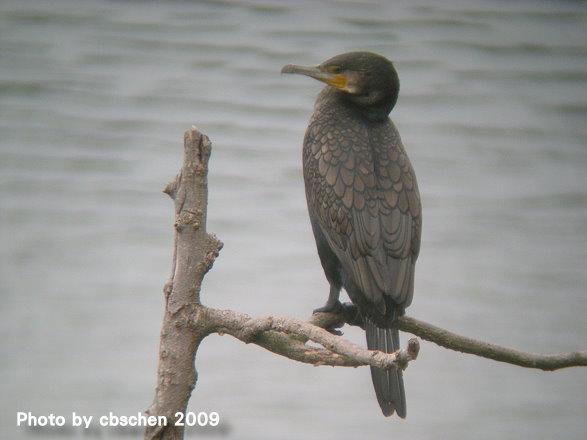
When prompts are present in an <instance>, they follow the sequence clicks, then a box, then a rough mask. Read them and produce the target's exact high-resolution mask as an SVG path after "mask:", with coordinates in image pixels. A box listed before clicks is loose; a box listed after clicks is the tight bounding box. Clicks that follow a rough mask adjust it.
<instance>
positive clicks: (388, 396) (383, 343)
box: [365, 318, 406, 419]
mask: <svg viewBox="0 0 587 440" xmlns="http://www.w3.org/2000/svg"><path fill="white" fill-rule="evenodd" d="M365 321H366V326H365V330H366V335H367V348H369V350H379V351H383V352H385V353H393V352H394V351H396V350H398V349H399V332H398V331H397V330H396V329H391V328H379V327H377V326H376V325H375V323H374V322H373V321H371V320H370V319H368V318H367V319H365ZM371 379H373V387H374V388H375V394H376V395H377V401H378V402H379V406H380V407H381V411H382V412H383V415H384V416H386V417H387V416H390V415H392V414H393V412H394V411H395V412H397V415H398V416H399V417H401V418H402V419H403V418H405V417H406V394H405V391H404V380H403V377H402V371H401V370H398V369H391V370H381V369H379V368H375V367H371Z"/></svg>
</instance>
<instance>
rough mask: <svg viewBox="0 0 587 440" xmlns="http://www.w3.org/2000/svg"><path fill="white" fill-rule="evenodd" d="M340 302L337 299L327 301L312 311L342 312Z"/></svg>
mask: <svg viewBox="0 0 587 440" xmlns="http://www.w3.org/2000/svg"><path fill="white" fill-rule="evenodd" d="M342 310H343V309H342V304H341V303H340V301H339V300H336V301H328V302H327V303H326V304H324V305H323V306H322V307H318V308H317V309H314V310H313V311H312V313H339V312H342Z"/></svg>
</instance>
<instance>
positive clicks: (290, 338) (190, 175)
mask: <svg viewBox="0 0 587 440" xmlns="http://www.w3.org/2000/svg"><path fill="white" fill-rule="evenodd" d="M210 153H211V144H210V141H209V140H208V138H207V137H206V136H205V135H204V134H202V133H200V132H199V131H198V130H197V129H196V128H195V127H194V128H192V130H189V131H187V132H186V133H185V135H184V156H183V165H182V168H181V171H180V173H179V174H178V175H177V177H176V178H175V179H174V180H173V181H172V182H170V183H169V184H168V185H167V187H166V188H165V190H164V192H165V193H167V194H169V196H170V197H171V198H172V199H173V200H174V204H175V225H174V226H175V237H174V247H173V261H172V270H171V277H170V279H169V281H167V283H166V284H165V287H164V289H163V291H164V294H165V295H164V297H165V314H164V317H163V324H162V328H161V339H160V346H159V366H158V369H157V388H156V392H155V398H154V401H153V403H152V405H151V406H150V407H149V409H148V410H147V411H146V413H147V414H149V415H154V416H161V415H163V416H166V417H167V419H168V421H169V423H168V425H167V426H156V427H148V428H147V429H146V431H145V437H144V438H145V439H151V440H153V439H157V440H159V439H161V440H163V439H166V440H168V439H176V440H179V439H182V438H183V434H184V432H183V427H182V426H175V423H174V422H175V420H176V417H175V414H176V413H177V412H183V413H185V410H186V408H187V404H188V401H189V398H190V395H191V392H192V390H193V389H194V387H195V385H196V381H197V372H196V369H195V365H194V362H195V358H196V353H197V350H198V347H199V345H200V342H202V340H203V339H204V338H205V337H206V336H208V335H210V334H212V333H218V334H224V333H226V334H230V335H232V336H234V337H235V338H237V339H239V340H241V341H243V342H245V343H254V344H256V345H258V346H260V347H263V348H265V349H267V350H269V351H272V352H273V353H276V354H279V355H281V356H284V357H287V358H289V359H292V360H296V361H299V362H304V363H308V364H313V365H330V366H343V367H358V366H362V365H371V366H374V367H378V368H383V369H388V368H401V369H405V368H406V367H407V365H408V362H409V361H411V360H414V359H416V357H417V355H418V351H419V348H420V346H419V342H418V340H417V339H416V338H412V339H410V340H409V341H408V345H407V347H406V348H405V349H401V350H398V351H397V352H396V353H390V354H388V353H383V352H379V351H371V350H367V349H365V348H362V347H359V346H357V345H355V344H353V343H351V342H350V341H348V340H346V339H344V338H341V337H340V336H338V335H336V334H334V333H335V330H334V329H335V328H337V327H341V326H342V325H344V324H345V323H346V324H350V325H358V326H363V323H362V320H361V317H360V315H359V314H358V313H357V309H356V308H355V307H354V306H353V305H352V304H344V305H343V307H342V308H341V311H340V312H339V313H317V314H314V315H312V317H311V318H310V319H309V320H308V321H307V322H306V321H300V320H297V319H292V318H281V317H273V316H269V317H266V318H257V319H254V318H251V317H250V316H248V315H246V314H244V313H238V312H235V311H232V310H218V309H212V308H208V307H205V306H203V305H202V304H201V303H200V289H201V285H202V280H203V278H204V275H205V274H206V273H207V272H208V270H210V269H211V267H212V265H213V263H214V260H215V259H216V257H217V256H218V253H219V252H220V250H221V249H222V243H221V242H220V241H219V240H218V239H217V238H216V237H215V236H214V235H213V234H208V233H207V232H206V211H207V204H208V184H207V175H208V160H209V158H210ZM394 325H395V326H396V327H397V328H398V329H400V330H403V331H406V332H409V333H412V334H414V335H416V336H419V337H421V338H422V339H425V340H428V341H431V342H434V343H435V344H438V345H440V346H443V347H446V348H448V349H451V350H456V351H461V352H464V353H470V354H474V355H477V356H482V357H485V358H489V359H493V360H496V361H499V362H507V363H510V364H514V365H520V366H523V367H528V368H539V369H542V370H556V369H559V368H566V367H571V366H587V353H586V352H573V353H562V354H552V355H540V354H534V353H524V352H521V351H517V350H512V349H509V348H504V347H500V346H497V345H493V344H488V343H486V342H483V341H478V340H474V339H471V338H468V337H465V336H460V335H457V334H455V333H451V332H449V331H447V330H444V329H441V328H438V327H435V326H433V325H431V324H427V323H425V322H422V321H419V320H417V319H414V318H410V317H407V316H402V317H400V318H398V319H397V320H396V322H395V323H394ZM308 341H312V342H314V343H316V344H319V345H320V346H321V347H316V346H311V345H308V344H307V342H308Z"/></svg>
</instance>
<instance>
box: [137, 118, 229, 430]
mask: <svg viewBox="0 0 587 440" xmlns="http://www.w3.org/2000/svg"><path fill="white" fill-rule="evenodd" d="M210 152H211V144H210V141H209V140H208V138H207V137H206V136H205V135H203V134H201V133H200V132H198V131H197V130H196V129H195V128H194V129H192V130H189V131H187V132H186V133H185V135H184V155H183V166H182V168H181V171H180V173H179V174H178V175H177V177H176V178H175V180H173V181H172V182H170V183H169V184H168V185H167V187H166V188H165V190H164V192H165V193H167V194H169V196H170V197H171V198H172V199H173V200H174V203H175V225H174V226H175V238H174V246H173V265H172V270H171V277H170V279H169V281H168V282H167V283H166V284H165V287H164V289H163V290H164V293H165V314H164V317H163V326H162V328H161V341H160V346H159V366H158V369H157V389H156V393H155V399H154V401H153V404H152V405H151V407H150V408H149V409H148V410H147V411H146V413H148V414H150V415H156V416H159V415H163V416H165V417H167V419H168V420H169V421H170V423H169V425H168V426H156V427H149V428H147V430H146V431H145V438H146V439H181V438H183V427H182V426H175V423H174V422H175V420H176V417H175V413H176V412H185V410H186V408H187V404H188V400H189V398H190V395H191V392H192V390H193V388H194V386H195V384H196V380H197V372H196V369H195V366H194V360H195V357H196V352H197V350H198V346H199V345H200V342H201V341H202V339H203V338H204V337H206V336H207V335H208V331H207V328H206V327H205V326H202V325H199V323H198V322H195V321H194V320H193V319H192V317H193V313H194V310H196V309H197V308H198V305H199V303H200V288H201V284H202V279H203V278H204V275H205V274H206V272H207V271H208V270H210V268H211V267H212V264H213V263H214V259H215V258H216V256H217V255H218V252H220V249H221V248H222V243H221V242H220V241H219V240H217V239H216V237H214V236H213V235H211V234H208V233H207V232H206V210H207V206H208V183H207V174H208V159H209V158H210Z"/></svg>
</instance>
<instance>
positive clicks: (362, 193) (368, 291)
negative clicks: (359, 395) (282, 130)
mask: <svg viewBox="0 0 587 440" xmlns="http://www.w3.org/2000/svg"><path fill="white" fill-rule="evenodd" d="M281 72H282V73H297V74H301V75H306V76H309V77H311V78H314V79H317V80H319V81H322V82H324V83H326V84H327V86H326V87H325V88H324V89H323V90H322V91H321V92H320V94H319V95H318V98H317V99H316V103H315V106H314V113H313V115H312V117H311V119H310V123H309V125H308V128H307V130H306V135H305V137H304V149H303V162H304V182H305V186H306V199H307V202H308V211H309V214H310V222H311V224H312V230H313V232H314V238H315V240H316V246H317V248H318V255H319V257H320V261H321V263H322V267H323V269H324V273H325V274H326V278H327V279H328V282H329V283H330V294H329V296H328V301H327V302H326V305H325V306H324V307H321V308H319V309H316V310H315V312H316V311H335V310H337V309H338V308H340V307H341V304H340V302H339V295H340V289H341V288H342V287H344V289H345V290H346V292H347V293H348V295H349V297H350V299H351V301H352V302H353V303H354V304H355V305H356V306H357V308H358V310H359V312H360V313H361V316H362V317H363V321H364V322H365V331H366V336H367V346H368V348H369V349H371V350H381V351H384V352H386V353H393V352H394V351H396V350H398V349H399V348H400V346H399V332H398V330H397V329H394V328H392V325H393V321H394V320H395V318H396V317H398V316H400V315H402V314H403V313H404V310H405V308H406V307H407V306H409V305H410V303H411V301H412V294H413V291H414V267H415V264H416V259H417V258H418V253H419V250H420V232H421V226H422V217H421V205H420V194H419V192H418V185H417V183H416V175H415V174H414V170H413V169H412V165H411V164H410V160H409V159H408V156H407V154H406V152H405V150H404V147H403V145H402V141H401V139H400V136H399V133H398V131H397V129H396V128H395V125H394V124H393V122H392V121H391V120H390V119H389V113H390V112H391V110H392V109H393V108H394V106H395V103H396V101H397V98H398V92H399V79H398V75H397V72H396V70H395V68H394V66H393V64H392V63H391V61H389V60H388V59H386V58H384V57H382V56H380V55H376V54H374V53H369V52H350V53H345V54H342V55H338V56H335V57H334V58H331V59H329V60H327V61H325V62H323V63H322V64H320V65H319V66H317V67H303V66H296V65H291V64H289V65H287V66H284V67H283V69H282V70H281ZM371 377H372V379H373V386H374V388H375V393H376V395H377V401H378V402H379V406H380V407H381V410H382V411H383V414H384V415H385V416H390V415H392V414H393V412H394V411H396V412H397V414H398V416H400V417H402V418H404V417H405V416H406V397H405V392H404V383H403V378H402V372H401V370H387V371H386V370H380V369H378V368H373V367H371Z"/></svg>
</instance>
